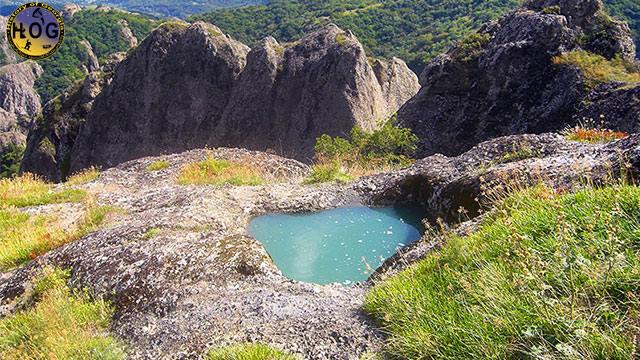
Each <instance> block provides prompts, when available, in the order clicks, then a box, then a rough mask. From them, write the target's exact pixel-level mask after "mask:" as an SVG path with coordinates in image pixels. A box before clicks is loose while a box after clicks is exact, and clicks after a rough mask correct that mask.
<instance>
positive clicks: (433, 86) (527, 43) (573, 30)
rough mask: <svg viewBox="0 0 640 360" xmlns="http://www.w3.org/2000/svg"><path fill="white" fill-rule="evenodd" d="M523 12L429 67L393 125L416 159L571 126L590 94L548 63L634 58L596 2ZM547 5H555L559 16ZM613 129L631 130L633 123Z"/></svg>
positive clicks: (576, 77)
mask: <svg viewBox="0 0 640 360" xmlns="http://www.w3.org/2000/svg"><path fill="white" fill-rule="evenodd" d="M527 6H528V8H523V9H518V10H515V11H513V12H511V13H509V14H507V15H505V16H503V17H502V18H501V19H499V20H498V21H496V22H494V23H491V24H488V25H486V26H484V27H483V28H482V29H481V30H480V31H479V32H478V33H477V34H476V35H475V36H473V37H469V38H467V39H466V40H462V41H461V42H460V43H459V44H458V45H457V46H456V47H454V48H453V49H451V50H450V51H448V52H447V53H446V54H443V55H441V56H439V57H437V58H435V59H434V60H433V61H431V62H430V63H429V64H428V66H427V67H426V69H425V70H424V72H423V74H422V75H421V84H422V89H421V90H420V92H419V93H418V95H416V96H415V97H414V98H413V99H411V100H410V101H409V102H408V103H407V104H406V105H405V106H404V107H403V108H402V109H401V110H400V111H399V112H398V118H399V121H400V124H401V125H404V126H407V127H410V128H412V129H413V130H414V132H415V133H416V134H417V135H418V136H419V137H420V138H421V142H420V149H419V153H420V155H422V156H425V155H429V154H433V153H442V154H445V155H456V154H460V153H462V152H463V151H465V150H468V149H470V148H471V147H472V146H474V145H475V144H478V143H480V142H482V141H484V140H487V139H492V138H496V137H499V136H502V135H509V134H522V133H542V132H547V131H555V130H559V129H562V128H565V127H568V126H570V125H573V124H575V122H576V118H575V116H576V112H577V108H578V106H579V105H580V104H581V102H582V101H583V100H584V99H585V98H586V97H587V95H588V93H589V89H588V88H587V86H586V85H587V84H586V83H585V80H584V78H583V76H582V73H581V72H580V70H579V69H578V68H576V67H573V66H566V65H557V64H554V62H553V57H554V56H557V55H559V54H561V53H563V52H568V51H572V50H578V49H586V50H588V51H591V52H594V53H596V54H600V55H602V56H604V57H607V58H612V57H613V56H614V55H617V56H620V57H622V58H624V59H626V60H631V59H633V56H634V55H633V54H635V47H634V45H633V41H632V38H631V35H630V32H629V29H628V27H627V26H626V25H625V24H622V23H618V22H615V21H613V20H611V19H610V18H608V17H607V16H606V15H605V14H604V13H603V12H602V3H601V1H600V0H588V1H575V0H562V1H558V0H548V1H533V0H532V1H528V2H527ZM549 6H559V7H560V10H559V12H560V14H554V13H553V11H548V10H546V7H549ZM543 10H545V11H543ZM611 118H612V119H611V121H615V120H617V119H614V118H613V117H611ZM612 125H616V126H615V127H616V128H617V127H620V126H624V127H626V128H632V129H634V130H636V131H637V130H640V119H638V118H636V119H633V121H632V122H631V123H630V124H629V123H626V124H623V122H622V121H620V122H618V123H615V124H612Z"/></svg>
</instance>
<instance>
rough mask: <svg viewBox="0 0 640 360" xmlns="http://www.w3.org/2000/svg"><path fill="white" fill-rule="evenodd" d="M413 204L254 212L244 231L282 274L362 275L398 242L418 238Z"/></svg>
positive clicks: (343, 279) (330, 279) (336, 278)
mask: <svg viewBox="0 0 640 360" xmlns="http://www.w3.org/2000/svg"><path fill="white" fill-rule="evenodd" d="M423 217H424V212H423V211H421V210H420V209H419V208H417V207H405V206H403V207H386V208H368V207H349V208H340V209H332V210H326V211H321V212H316V213H309V214H271V215H266V216H260V217H257V218H254V219H253V220H252V221H251V223H250V224H249V233H250V234H251V235H252V236H253V237H254V238H256V239H257V240H258V241H260V242H261V243H262V244H263V246H264V247H265V249H266V250H267V252H268V253H269V254H270V255H271V257H272V258H273V261H274V262H275V264H276V266H277V267H278V268H279V269H280V271H282V273H283V275H285V276H286V277H288V278H290V279H293V280H298V281H304V282H310V283H316V284H329V283H336V282H337V283H344V284H352V283H356V282H360V281H364V280H366V279H367V278H368V277H369V275H371V272H372V271H373V270H375V269H376V268H377V267H378V266H380V265H381V264H382V263H383V262H384V260H386V259H387V258H389V257H390V256H392V255H393V254H395V253H396V252H397V250H398V248H401V247H403V246H406V245H408V244H410V243H412V242H415V241H417V240H418V239H420V236H421V233H422V225H421V223H420V220H421V219H422V218H423Z"/></svg>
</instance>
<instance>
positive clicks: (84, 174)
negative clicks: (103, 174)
mask: <svg viewBox="0 0 640 360" xmlns="http://www.w3.org/2000/svg"><path fill="white" fill-rule="evenodd" d="M99 176H100V170H98V169H97V168H94V167H91V168H88V169H85V170H82V171H80V172H78V173H76V174H74V175H71V176H70V177H69V178H68V179H67V182H66V184H67V185H70V186H78V185H84V184H87V183H90V182H92V181H93V180H95V179H97V178H98V177H99Z"/></svg>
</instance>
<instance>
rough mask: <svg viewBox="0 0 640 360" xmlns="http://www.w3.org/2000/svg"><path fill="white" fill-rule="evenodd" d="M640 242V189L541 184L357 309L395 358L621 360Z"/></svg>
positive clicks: (634, 305)
mask: <svg viewBox="0 0 640 360" xmlns="http://www.w3.org/2000/svg"><path fill="white" fill-rule="evenodd" d="M639 239H640V188H638V187H635V186H613V187H608V188H604V189H598V190H593V189H587V190H582V191H579V192H577V193H575V194H565V195H556V194H554V193H553V192H552V191H551V190H549V189H547V188H544V187H538V188H535V189H532V190H527V191H523V192H520V193H517V194H515V195H513V196H511V197H510V198H508V199H507V200H506V201H505V202H504V204H503V205H502V206H501V207H500V208H499V210H498V212H497V214H496V215H494V216H493V217H491V218H490V219H487V220H485V221H484V222H483V225H482V227H481V228H480V229H479V231H477V232H476V233H474V234H472V235H470V236H467V237H455V236H448V239H447V242H446V245H445V246H444V247H443V249H441V250H440V251H438V252H436V253H434V254H432V255H430V256H429V257H428V258H426V259H425V260H423V261H422V262H420V263H419V264H417V265H415V266H413V267H412V268H410V269H409V270H407V271H405V272H403V273H401V274H399V275H397V276H396V277H394V278H392V279H390V280H389V281H387V282H384V283H382V284H379V285H377V286H376V287H375V288H374V289H373V290H372V291H371V292H370V294H369V295H368V297H367V299H366V304H365V309H366V311H367V312H369V313H370V314H371V315H373V317H374V318H376V319H377V320H378V321H379V322H380V324H381V325H382V326H383V327H384V328H385V329H386V330H387V331H388V332H389V335H390V336H389V339H388V346H387V350H388V352H389V353H391V354H392V355H395V356H397V357H400V358H412V359H415V358H427V359H429V358H438V359H462V358H490V359H505V358H511V359H525V358H537V359H543V358H544V359H630V358H632V357H633V356H634V355H632V353H633V352H634V351H635V350H634V344H633V339H634V335H636V334H638V333H639V332H640V329H639V328H638V325H639V321H640V316H639V313H638V311H639V310H640V298H639V296H640V240H639ZM637 355H638V354H637V353H635V356H637Z"/></svg>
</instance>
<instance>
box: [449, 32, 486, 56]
mask: <svg viewBox="0 0 640 360" xmlns="http://www.w3.org/2000/svg"><path fill="white" fill-rule="evenodd" d="M490 40H491V35H489V34H480V33H473V34H469V35H467V36H466V37H464V38H463V39H462V40H460V41H458V44H457V48H456V56H457V58H459V59H460V60H462V61H466V62H469V61H471V60H473V59H475V58H477V57H478V56H479V55H480V54H481V53H482V49H484V48H485V47H486V46H487V44H489V41H490Z"/></svg>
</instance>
